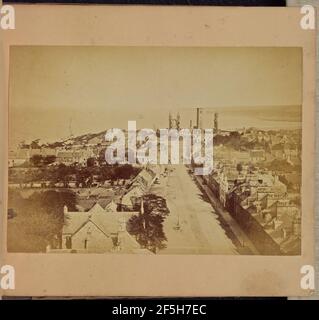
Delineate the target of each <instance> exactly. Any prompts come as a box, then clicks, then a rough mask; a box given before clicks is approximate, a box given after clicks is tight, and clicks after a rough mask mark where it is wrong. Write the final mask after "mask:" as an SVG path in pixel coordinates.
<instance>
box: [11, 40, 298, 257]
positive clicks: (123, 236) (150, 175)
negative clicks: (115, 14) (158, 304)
mask: <svg viewBox="0 0 319 320" xmlns="http://www.w3.org/2000/svg"><path fill="white" fill-rule="evenodd" d="M302 130H303V128H302V49H301V48H297V47H259V48H256V47H201V48H196V47H145V46H140V47H139V46H134V47H120V46H117V47H116V46H115V47H114V46H44V45H42V46H12V47H11V48H10V68H9V159H8V216H7V250H8V252H12V253H47V254H50V253H63V254H68V253H100V254H123V253H125V254H147V255H168V254H175V255H176V254H177V255H185V254H186V255H190V254H191V255H270V256H271V255H273V256H275V255H290V256H293V255H300V254H301V243H302V233H301V220H302V214H303V212H302V210H301V175H302V170H301V165H302V163H301V153H302V140H301V138H302Z"/></svg>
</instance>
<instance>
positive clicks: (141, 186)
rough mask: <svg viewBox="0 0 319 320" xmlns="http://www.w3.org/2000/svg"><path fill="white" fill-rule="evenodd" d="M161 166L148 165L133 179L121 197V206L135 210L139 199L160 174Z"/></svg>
mask: <svg viewBox="0 0 319 320" xmlns="http://www.w3.org/2000/svg"><path fill="white" fill-rule="evenodd" d="M159 170H160V169H159V166H146V167H144V168H143V169H142V171H141V172H140V173H139V174H138V175H137V176H136V177H135V178H134V179H133V180H132V182H131V183H130V184H129V185H128V187H127V189H126V190H125V192H124V194H123V196H122V197H121V207H122V208H123V209H125V210H133V209H134V208H135V207H136V204H137V202H138V201H139V199H140V198H141V197H142V196H143V195H144V194H145V193H147V192H148V191H149V189H150V187H151V186H152V185H153V183H154V181H155V180H156V179H157V177H158V174H159Z"/></svg>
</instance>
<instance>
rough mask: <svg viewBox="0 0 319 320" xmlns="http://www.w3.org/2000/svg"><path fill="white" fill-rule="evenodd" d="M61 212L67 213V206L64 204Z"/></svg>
mask: <svg viewBox="0 0 319 320" xmlns="http://www.w3.org/2000/svg"><path fill="white" fill-rule="evenodd" d="M63 213H64V214H67V213H68V207H67V206H66V205H65V206H64V207H63Z"/></svg>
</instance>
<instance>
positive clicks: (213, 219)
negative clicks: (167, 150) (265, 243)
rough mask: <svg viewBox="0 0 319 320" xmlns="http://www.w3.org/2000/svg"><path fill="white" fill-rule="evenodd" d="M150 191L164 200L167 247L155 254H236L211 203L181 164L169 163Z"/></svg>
mask: <svg viewBox="0 0 319 320" xmlns="http://www.w3.org/2000/svg"><path fill="white" fill-rule="evenodd" d="M168 170H169V173H168V174H167V175H166V176H164V177H163V176H161V177H160V178H159V184H155V185H154V186H153V187H152V190H151V192H152V193H155V194H157V195H159V196H162V197H164V198H165V199H166V201H167V206H168V208H169V210H170V214H169V215H168V216H167V217H166V219H165V221H164V224H163V225H164V232H165V235H166V237H167V247H166V248H165V249H163V250H160V251H159V252H158V253H159V254H223V255H224V254H238V252H237V251H236V247H235V245H234V244H233V243H232V241H231V239H230V238H229V237H228V235H227V234H226V232H225V230H224V229H223V227H222V226H221V222H220V221H219V217H218V215H217V214H216V213H215V211H214V209H213V207H212V205H211V204H210V203H209V202H208V200H207V199H205V197H204V195H203V194H202V192H201V191H200V189H199V188H198V186H197V185H196V184H195V182H194V181H193V179H192V177H191V176H190V175H189V174H188V172H187V168H186V167H185V166H184V165H176V166H170V167H169V168H168Z"/></svg>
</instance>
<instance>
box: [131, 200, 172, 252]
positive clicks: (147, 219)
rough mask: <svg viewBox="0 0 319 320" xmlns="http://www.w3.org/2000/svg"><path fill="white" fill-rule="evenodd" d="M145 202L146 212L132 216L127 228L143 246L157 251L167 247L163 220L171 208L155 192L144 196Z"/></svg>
mask: <svg viewBox="0 0 319 320" xmlns="http://www.w3.org/2000/svg"><path fill="white" fill-rule="evenodd" d="M143 204H144V213H141V214H139V215H136V216H133V217H131V219H130V220H129V221H128V226H127V229H128V232H129V233H130V234H131V235H133V236H135V238H136V241H137V242H138V243H139V244H140V245H141V246H142V247H144V248H147V249H149V250H150V251H152V252H154V253H156V252H157V250H160V249H163V248H165V247H166V244H165V242H166V241H167V238H166V236H165V233H164V229H163V222H164V220H165V217H166V216H167V215H168V214H169V210H168V208H167V205H166V200H165V199H164V198H162V197H160V196H157V195H155V194H148V195H146V196H144V197H143Z"/></svg>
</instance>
